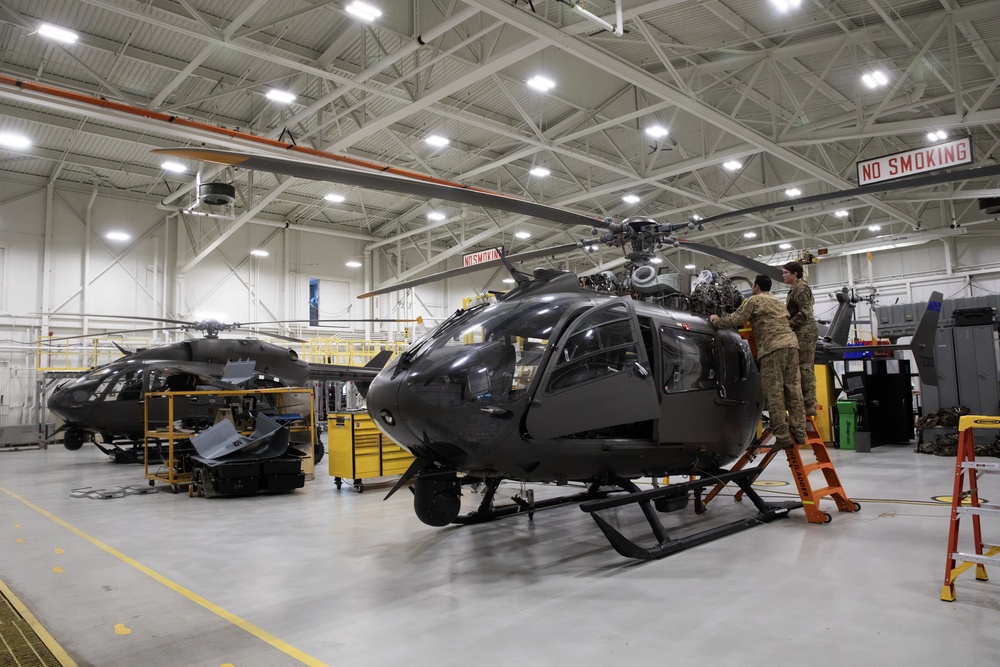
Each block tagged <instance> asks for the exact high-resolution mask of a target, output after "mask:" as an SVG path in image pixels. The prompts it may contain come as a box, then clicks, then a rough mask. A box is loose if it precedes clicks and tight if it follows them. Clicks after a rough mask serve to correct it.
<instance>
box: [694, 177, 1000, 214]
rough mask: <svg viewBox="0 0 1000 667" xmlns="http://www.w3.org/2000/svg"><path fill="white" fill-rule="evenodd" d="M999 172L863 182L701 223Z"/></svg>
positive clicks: (752, 207) (939, 183)
mask: <svg viewBox="0 0 1000 667" xmlns="http://www.w3.org/2000/svg"><path fill="white" fill-rule="evenodd" d="M998 174H1000V164H994V165H990V166H988V167H978V168H976V169H964V170H962V171H945V172H942V173H939V174H930V175H928V176H913V177H911V178H904V179H900V180H898V181H892V182H890V183H875V184H873V185H862V186H861V187H858V188H853V189H851V190H840V191H837V192H826V193H823V194H820V195H810V196H809V197H800V198H798V199H786V200H785V201H780V202H775V203H773V204H762V205H760V206H751V207H750V208H743V209H740V210H738V211H728V212H726V213H720V214H718V215H713V216H710V217H708V218H705V219H703V220H699V221H698V224H702V225H705V224H708V223H710V222H719V221H720V220H729V219H731V218H738V217H741V216H744V215H753V214H755V213H764V212H766V211H774V210H777V209H779V208H794V207H796V206H805V205H807V204H819V203H821V202H827V201H835V200H838V199H857V198H858V197H864V196H865V195H873V194H881V193H883V192H892V191H894V190H907V189H909V188H923V187H928V186H931V185H941V184H942V183H954V182H955V181H967V180H971V179H974V178H986V177H989V176H996V175H998Z"/></svg>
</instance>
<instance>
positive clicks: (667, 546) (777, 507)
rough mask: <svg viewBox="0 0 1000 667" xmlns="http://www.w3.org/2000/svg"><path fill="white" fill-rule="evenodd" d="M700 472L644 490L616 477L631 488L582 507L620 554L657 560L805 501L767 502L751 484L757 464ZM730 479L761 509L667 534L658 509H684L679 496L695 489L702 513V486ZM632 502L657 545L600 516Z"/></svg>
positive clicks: (771, 517)
mask: <svg viewBox="0 0 1000 667" xmlns="http://www.w3.org/2000/svg"><path fill="white" fill-rule="evenodd" d="M701 474H702V475H703V477H702V478H700V479H695V480H691V481H688V482H682V483H679V484H668V485H667V486H661V487H658V488H655V489H649V490H645V491H642V490H640V489H639V487H637V486H636V485H635V483H634V482H632V481H630V480H624V479H622V480H617V482H616V483H617V484H618V485H619V486H621V487H622V488H623V489H625V490H626V491H628V492H629V493H628V495H625V496H618V497H614V498H607V499H604V500H592V501H589V502H585V503H583V504H581V505H580V509H581V510H583V511H584V512H589V513H590V515H591V516H592V517H593V518H594V521H596V522H597V525H598V526H600V528H601V530H602V531H603V532H604V536H605V537H607V538H608V541H609V542H611V546H612V547H614V549H615V551H617V552H618V553H619V554H621V555H622V556H625V557H626V558H636V559H640V560H654V559H657V558H664V557H666V556H670V555H673V554H675V553H677V552H679V551H683V550H685V549H689V548H691V547H695V546H698V545H699V544H704V543H705V542H710V541H712V540H715V539H718V538H720V537H725V536H727V535H732V534H733V533H737V532H739V531H741V530H746V529H747V528H752V527H753V526H757V525H760V524H762V523H770V522H771V521H774V520H775V519H781V518H784V517H786V516H788V513H789V512H790V511H791V510H793V509H798V508H799V507H802V504H801V503H797V502H786V503H774V504H768V503H765V502H764V500H763V499H762V498H761V497H760V495H758V494H757V492H756V491H755V490H754V489H753V487H752V486H751V484H752V483H753V480H754V479H755V478H756V476H757V474H758V471H757V469H756V468H748V469H744V470H723V469H721V468H719V469H717V470H715V471H707V472H704V473H701ZM729 482H734V483H735V484H736V485H738V486H739V487H740V489H741V490H742V492H743V493H745V494H746V496H747V497H748V498H750V500H751V501H752V502H753V504H754V506H755V507H756V508H757V510H758V513H757V514H754V515H753V516H749V517H746V518H743V519H739V520H737V521H733V522H730V523H727V524H723V525H721V526H715V527H713V528H708V529H706V530H703V531H700V532H698V533H694V534H692V535H687V536H684V537H680V538H674V539H671V538H670V536H669V535H668V534H667V530H666V528H664V526H663V523H662V522H661V521H660V518H659V517H658V516H657V514H656V511H657V510H660V511H664V510H666V511H671V510H673V509H681V508H682V507H683V506H684V505H685V504H686V503H684V502H681V503H678V502H677V501H678V499H681V500H685V501H686V499H687V496H688V492H692V493H693V495H694V501H695V513H696V514H701V513H703V512H704V511H705V507H704V504H703V503H702V500H701V492H702V490H703V489H705V488H707V487H709V486H715V485H716V483H721V484H727V483H729ZM630 504H638V505H639V507H640V508H641V509H642V513H643V515H644V516H645V518H646V521H647V522H648V523H649V526H650V528H651V529H652V531H653V535H654V537H655V538H656V540H657V544H656V545H655V546H652V547H643V546H641V545H639V544H637V543H636V542H634V541H633V540H631V539H629V538H627V537H625V536H624V535H623V534H622V533H621V532H619V531H618V530H617V529H616V528H614V527H613V526H612V525H611V524H610V523H608V521H607V520H605V519H604V518H603V517H601V515H600V514H598V512H599V511H601V510H606V509H611V508H614V507H621V506H624V505H630Z"/></svg>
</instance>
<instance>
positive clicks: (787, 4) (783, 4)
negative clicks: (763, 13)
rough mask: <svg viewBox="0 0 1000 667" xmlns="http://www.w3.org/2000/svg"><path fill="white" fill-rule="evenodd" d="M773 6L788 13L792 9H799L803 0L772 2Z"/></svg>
mask: <svg viewBox="0 0 1000 667" xmlns="http://www.w3.org/2000/svg"><path fill="white" fill-rule="evenodd" d="M771 4H772V5H774V6H775V7H777V8H778V11H781V12H787V11H788V10H790V9H798V8H799V7H801V6H802V0H771Z"/></svg>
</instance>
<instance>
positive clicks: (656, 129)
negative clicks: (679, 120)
mask: <svg viewBox="0 0 1000 667" xmlns="http://www.w3.org/2000/svg"><path fill="white" fill-rule="evenodd" d="M646 134H648V135H649V136H651V137H653V138H654V139H662V138H663V137H665V136H667V134H669V131H668V130H667V128H665V127H663V126H662V125H652V126H650V127H647V128H646Z"/></svg>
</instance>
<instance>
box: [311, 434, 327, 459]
mask: <svg viewBox="0 0 1000 667" xmlns="http://www.w3.org/2000/svg"><path fill="white" fill-rule="evenodd" d="M325 454H326V447H324V446H323V441H322V440H320V439H319V438H316V442H315V443H313V464H314V465H319V462H320V461H322V460H323V456H324V455H325Z"/></svg>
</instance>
